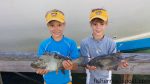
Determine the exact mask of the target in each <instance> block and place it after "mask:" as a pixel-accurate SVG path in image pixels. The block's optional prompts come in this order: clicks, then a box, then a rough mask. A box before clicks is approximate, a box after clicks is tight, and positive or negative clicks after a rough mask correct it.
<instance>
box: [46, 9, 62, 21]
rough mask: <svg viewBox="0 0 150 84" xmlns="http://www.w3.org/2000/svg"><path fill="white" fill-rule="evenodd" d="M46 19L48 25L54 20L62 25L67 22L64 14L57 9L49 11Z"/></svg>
mask: <svg viewBox="0 0 150 84" xmlns="http://www.w3.org/2000/svg"><path fill="white" fill-rule="evenodd" d="M45 19H46V23H48V22H50V21H52V20H56V21H59V22H61V23H64V22H65V16H64V14H63V12H61V11H59V10H57V9H54V10H51V11H48V12H47V14H46V16H45Z"/></svg>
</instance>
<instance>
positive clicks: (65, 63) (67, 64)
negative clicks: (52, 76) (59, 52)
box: [62, 60, 73, 70]
mask: <svg viewBox="0 0 150 84" xmlns="http://www.w3.org/2000/svg"><path fill="white" fill-rule="evenodd" d="M62 64H63V66H64V68H65V69H66V70H72V68H73V63H72V62H71V61H70V60H64V61H63V62H62Z"/></svg>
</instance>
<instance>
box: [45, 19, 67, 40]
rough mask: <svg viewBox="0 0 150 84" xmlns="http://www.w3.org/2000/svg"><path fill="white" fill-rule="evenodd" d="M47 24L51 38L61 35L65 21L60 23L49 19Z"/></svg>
mask: <svg viewBox="0 0 150 84" xmlns="http://www.w3.org/2000/svg"><path fill="white" fill-rule="evenodd" d="M47 25H48V29H49V31H50V33H51V34H52V36H53V38H59V37H62V35H63V31H64V27H65V23H61V22H59V21H56V20H53V21H50V22H49V23H48V24H47Z"/></svg>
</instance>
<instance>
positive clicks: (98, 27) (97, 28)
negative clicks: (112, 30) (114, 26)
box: [90, 18, 107, 35]
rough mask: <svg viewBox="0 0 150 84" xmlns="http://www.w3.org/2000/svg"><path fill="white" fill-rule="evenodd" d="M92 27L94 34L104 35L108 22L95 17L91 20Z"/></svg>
mask: <svg viewBox="0 0 150 84" xmlns="http://www.w3.org/2000/svg"><path fill="white" fill-rule="evenodd" d="M90 23H91V27H92V30H93V34H94V35H102V34H104V31H105V28H106V26H107V22H105V21H103V20H101V19H98V18H96V19H93V20H92V21H91V22H90Z"/></svg>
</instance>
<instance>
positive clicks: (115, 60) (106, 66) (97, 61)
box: [87, 53, 136, 70]
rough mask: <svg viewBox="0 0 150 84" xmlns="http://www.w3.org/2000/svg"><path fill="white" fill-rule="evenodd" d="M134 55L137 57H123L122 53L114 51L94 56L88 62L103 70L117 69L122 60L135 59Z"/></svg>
mask: <svg viewBox="0 0 150 84" xmlns="http://www.w3.org/2000/svg"><path fill="white" fill-rule="evenodd" d="M134 57H136V55H133V56H129V57H124V58H123V56H122V54H121V53H113V54H109V55H102V56H97V57H94V58H92V59H91V60H90V61H89V62H88V63H87V65H89V66H95V67H96V68H98V69H101V70H117V69H118V67H119V64H120V63H121V60H124V61H126V62H128V61H129V60H130V61H131V60H133V59H134Z"/></svg>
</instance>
